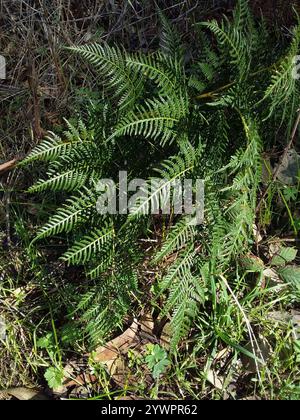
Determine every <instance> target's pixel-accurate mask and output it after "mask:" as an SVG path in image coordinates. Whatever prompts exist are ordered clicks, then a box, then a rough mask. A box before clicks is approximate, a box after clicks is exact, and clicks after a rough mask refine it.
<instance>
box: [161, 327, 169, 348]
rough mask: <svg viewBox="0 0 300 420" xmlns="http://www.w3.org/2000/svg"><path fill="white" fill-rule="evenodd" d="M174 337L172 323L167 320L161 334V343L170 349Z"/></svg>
mask: <svg viewBox="0 0 300 420" xmlns="http://www.w3.org/2000/svg"><path fill="white" fill-rule="evenodd" d="M171 339H172V331H171V324H170V322H167V323H166V325H165V326H164V328H163V330H162V333H161V336H160V345H161V346H162V347H163V348H164V349H165V350H169V349H170V343H171Z"/></svg>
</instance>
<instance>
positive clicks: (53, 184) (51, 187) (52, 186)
mask: <svg viewBox="0 0 300 420" xmlns="http://www.w3.org/2000/svg"><path fill="white" fill-rule="evenodd" d="M47 175H48V177H49V179H47V180H43V179H41V180H39V181H38V182H37V183H36V184H35V185H33V186H32V187H30V188H29V189H28V192H29V193H35V192H42V191H46V190H48V191H76V190H78V189H80V188H81V187H82V186H83V185H84V184H85V183H86V181H87V179H88V177H89V174H88V173H87V172H77V171H75V170H70V171H68V172H64V173H62V174H56V172H54V171H51V172H48V173H47Z"/></svg>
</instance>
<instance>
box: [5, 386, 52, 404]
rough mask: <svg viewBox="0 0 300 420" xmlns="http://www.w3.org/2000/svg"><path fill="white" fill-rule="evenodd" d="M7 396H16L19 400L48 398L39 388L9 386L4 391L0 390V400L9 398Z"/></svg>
mask: <svg viewBox="0 0 300 420" xmlns="http://www.w3.org/2000/svg"><path fill="white" fill-rule="evenodd" d="M9 397H13V398H16V399H17V400H20V401H29V400H48V399H49V398H48V397H47V396H46V395H44V394H43V393H42V392H41V390H38V389H31V388H22V387H20V388H9V389H6V390H4V391H0V400H1V399H9Z"/></svg>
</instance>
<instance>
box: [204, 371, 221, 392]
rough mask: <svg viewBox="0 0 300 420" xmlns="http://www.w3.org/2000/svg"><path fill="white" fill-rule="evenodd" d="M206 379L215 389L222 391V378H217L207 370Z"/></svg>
mask: <svg viewBox="0 0 300 420" xmlns="http://www.w3.org/2000/svg"><path fill="white" fill-rule="evenodd" d="M205 376H206V379H207V380H208V382H210V383H211V384H212V385H213V386H214V387H215V388H216V389H218V390H219V391H222V390H223V388H224V378H222V377H220V376H218V375H217V374H216V372H214V371H213V370H209V371H208V372H207V373H206V375H205Z"/></svg>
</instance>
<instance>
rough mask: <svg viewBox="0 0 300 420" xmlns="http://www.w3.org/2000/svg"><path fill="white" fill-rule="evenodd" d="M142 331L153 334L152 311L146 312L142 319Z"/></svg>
mask: <svg viewBox="0 0 300 420" xmlns="http://www.w3.org/2000/svg"><path fill="white" fill-rule="evenodd" d="M140 327H141V331H142V332H144V333H146V334H147V335H153V329H154V321H153V316H152V314H151V313H150V312H147V313H145V314H144V315H143V316H142V319H141V321H140Z"/></svg>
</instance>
